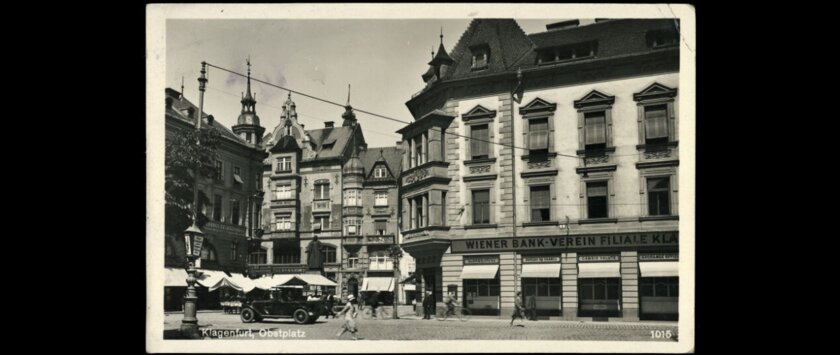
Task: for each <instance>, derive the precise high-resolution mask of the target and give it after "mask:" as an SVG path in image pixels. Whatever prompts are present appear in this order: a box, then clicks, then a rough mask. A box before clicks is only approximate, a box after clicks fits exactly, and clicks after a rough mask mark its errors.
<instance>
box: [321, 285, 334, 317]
mask: <svg viewBox="0 0 840 355" xmlns="http://www.w3.org/2000/svg"><path fill="white" fill-rule="evenodd" d="M325 303H326V308H327V309H326V312H325V313H324V314H325V318H326V319H330V316H333V319H335V312H333V306H335V296H333V292H332V291H330V292H329V293H328V294H327V299H326V302H325Z"/></svg>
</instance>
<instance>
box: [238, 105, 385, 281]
mask: <svg viewBox="0 0 840 355" xmlns="http://www.w3.org/2000/svg"><path fill="white" fill-rule="evenodd" d="M341 117H342V124H341V126H335V124H334V123H333V122H332V121H328V122H325V125H324V127H323V128H320V129H310V130H306V129H304V126H303V125H302V124H300V123H299V122H298V120H297V108H296V104H295V103H294V102H293V101H292V100H291V94H289V97H288V99H287V101H286V103H285V104H284V105H283V108H282V114H281V117H280V122H279V124H278V125H277V126H276V127H275V128H274V130H273V131H272V132H271V133H269V134H267V135H266V136H265V137H263V139H262V140H263V145H264V148H265V150H266V152H267V153H268V157H267V158H266V159H265V160H264V162H263V163H264V170H263V175H262V178H263V179H262V184H263V188H264V190H265V191H266V192H267V196H268V197H267V198H265V200H264V203H263V205H262V226H263V230H264V231H263V233H262V235H261V236H260V237H259V238H257V239H255V240H254V242H253V243H252V245H251V250H250V259H249V273H250V274H251V276H252V277H258V276H261V275H270V274H293V273H303V272H307V266H306V265H305V262H304V261H305V260H306V253H305V250H306V246H307V245H308V244H309V242H310V241H311V240H312V239H313V238H314V237H315V236H317V237H318V240H319V241H320V242H321V243H322V245H323V246H324V247H325V248H326V254H325V256H326V263H325V265H324V274H325V276H326V277H327V278H330V279H332V280H333V281H336V282H337V283H338V288H339V289H338V290H337V294H339V295H342V294H344V295H346V294H355V295H356V296H359V294H360V293H361V292H364V291H373V290H379V291H392V290H394V282H393V279H394V276H393V265H392V263H391V259H390V256H389V255H387V253H383V251H387V248H388V247H390V246H392V245H395V244H397V243H398V242H399V241H398V233H399V228H398V224H397V223H398V213H397V208H398V207H397V206H398V203H397V196H398V192H397V179H398V178H399V174H400V171H401V166H400V159H401V149H400V148H398V147H387V148H372V149H368V148H367V143H366V141H365V137H364V135H363V133H362V128H361V126H360V125H359V124H358V121H357V119H356V115H355V113H354V112H353V108H352V107H351V106H350V102H349V94H348V102H347V105H346V106H345V112H344V113H343V114H342V115H341ZM386 277H387V280H386Z"/></svg>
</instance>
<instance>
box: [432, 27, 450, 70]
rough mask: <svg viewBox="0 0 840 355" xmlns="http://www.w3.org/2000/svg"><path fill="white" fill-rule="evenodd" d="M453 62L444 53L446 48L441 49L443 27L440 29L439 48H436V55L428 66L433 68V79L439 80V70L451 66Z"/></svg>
mask: <svg viewBox="0 0 840 355" xmlns="http://www.w3.org/2000/svg"><path fill="white" fill-rule="evenodd" d="M454 63H455V60H454V59H452V57H450V56H449V54H448V53H446V48H443V27H441V28H440V46H439V47H438V52H437V55H435V57H434V58H432V61H431V62H429V65H431V66H432V67H434V68H435V77H436V78H437V79H438V80H440V69H441V68H442V67H443V66H444V65H446V66H451V65H452V64H454Z"/></svg>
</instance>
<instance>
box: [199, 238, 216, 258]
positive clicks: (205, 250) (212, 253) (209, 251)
mask: <svg viewBox="0 0 840 355" xmlns="http://www.w3.org/2000/svg"><path fill="white" fill-rule="evenodd" d="M201 260H209V261H214V260H216V248H214V247H213V246H212V245H210V244H208V243H207V241H205V242H204V246H203V247H202V248H201Z"/></svg>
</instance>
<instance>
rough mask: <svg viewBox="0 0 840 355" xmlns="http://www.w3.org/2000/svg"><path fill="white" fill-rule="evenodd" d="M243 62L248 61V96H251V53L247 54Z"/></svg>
mask: <svg viewBox="0 0 840 355" xmlns="http://www.w3.org/2000/svg"><path fill="white" fill-rule="evenodd" d="M245 62H246V63H248V97H249V98H250V97H251V55H250V54H249V55H248V58H247V59H245Z"/></svg>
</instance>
